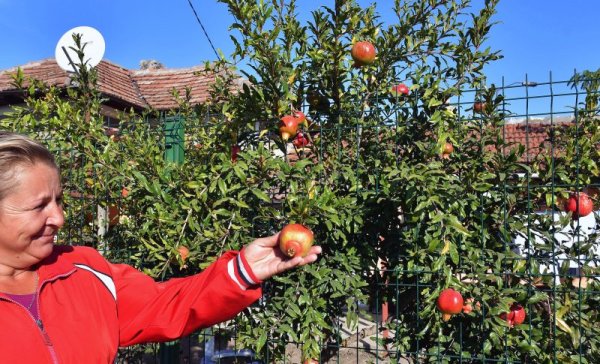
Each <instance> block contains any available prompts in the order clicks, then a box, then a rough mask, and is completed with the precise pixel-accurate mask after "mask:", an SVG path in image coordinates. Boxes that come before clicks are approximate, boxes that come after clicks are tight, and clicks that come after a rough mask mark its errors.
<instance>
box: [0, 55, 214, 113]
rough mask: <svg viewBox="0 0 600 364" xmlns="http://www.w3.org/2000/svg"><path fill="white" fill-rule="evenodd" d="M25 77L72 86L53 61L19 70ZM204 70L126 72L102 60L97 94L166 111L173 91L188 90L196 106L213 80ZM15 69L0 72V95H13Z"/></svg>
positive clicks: (53, 84)
mask: <svg viewBox="0 0 600 364" xmlns="http://www.w3.org/2000/svg"><path fill="white" fill-rule="evenodd" d="M20 67H21V69H22V70H23V73H24V74H25V76H27V77H31V78H35V79H38V80H40V81H43V82H45V83H46V84H48V85H51V86H59V87H60V86H63V87H67V86H69V85H70V84H71V80H70V77H69V74H68V73H67V72H65V71H63V70H62V69H61V68H60V67H59V66H58V64H57V63H56V61H55V60H54V59H45V60H42V61H37V62H31V63H28V64H25V65H23V66H20ZM203 69H204V67H192V68H181V69H148V70H128V69H126V68H123V67H120V66H118V65H116V64H114V63H112V62H109V61H106V60H102V61H101V62H100V63H99V64H98V66H97V70H98V87H99V89H100V91H101V92H102V93H103V94H105V95H106V96H108V97H109V98H113V99H116V100H120V101H122V102H126V103H128V104H130V105H132V106H134V107H138V108H148V107H151V108H154V109H156V110H168V109H172V108H177V107H178V105H177V102H176V100H175V98H174V97H173V94H172V90H173V89H174V88H175V89H177V90H178V91H179V92H180V95H185V92H184V90H185V88H186V87H189V88H190V89H191V101H192V103H199V102H203V101H205V100H206V98H207V97H208V88H209V86H210V83H211V82H213V80H214V77H210V76H207V75H204V74H203V73H202V72H201V71H202V70H203ZM16 71H17V67H15V68H11V69H8V70H4V71H0V93H1V92H6V91H14V90H15V87H14V86H13V85H12V78H11V74H13V73H14V72H16Z"/></svg>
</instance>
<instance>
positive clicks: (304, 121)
mask: <svg viewBox="0 0 600 364" xmlns="http://www.w3.org/2000/svg"><path fill="white" fill-rule="evenodd" d="M293 115H294V117H295V118H296V119H298V124H302V125H304V127H305V128H308V119H307V118H306V115H304V113H303V112H302V111H294V113H293Z"/></svg>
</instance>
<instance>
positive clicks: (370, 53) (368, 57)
mask: <svg viewBox="0 0 600 364" xmlns="http://www.w3.org/2000/svg"><path fill="white" fill-rule="evenodd" d="M376 53H377V52H376V51H375V46H374V45H373V43H371V42H369V41H362V42H357V43H354V45H353V46H352V50H351V51H350V54H351V55H352V59H353V60H354V65H355V66H357V67H361V66H366V65H369V64H371V63H373V62H374V61H375V55H376Z"/></svg>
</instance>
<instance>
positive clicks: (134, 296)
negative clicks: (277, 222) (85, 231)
mask: <svg viewBox="0 0 600 364" xmlns="http://www.w3.org/2000/svg"><path fill="white" fill-rule="evenodd" d="M38 273H39V282H40V283H39V286H38V307H39V313H40V318H41V321H42V324H41V325H40V326H38V325H37V324H36V322H35V320H34V319H33V316H31V314H30V313H29V311H27V309H26V308H25V307H23V306H21V305H19V304H17V303H15V302H14V301H11V300H10V299H9V298H8V297H6V296H5V295H3V294H0V362H2V363H32V364H33V363H35V364H40V363H60V364H66V363H78V364H80V363H113V362H114V360H115V357H116V353H117V349H118V347H119V346H128V345H133V344H139V343H144V342H149V341H168V340H173V339H176V338H178V337H181V336H185V335H187V334H190V333H192V332H194V331H195V330H197V329H198V328H201V327H209V326H211V325H214V324H216V323H218V322H221V321H225V320H228V319H231V318H232V317H234V316H235V315H236V314H237V313H239V312H240V311H241V310H243V309H244V308H246V307H247V306H249V305H250V304H252V303H253V302H254V301H256V300H257V299H258V298H259V297H260V296H261V294H262V292H261V289H260V285H258V284H257V283H259V282H258V280H257V279H256V278H255V277H254V275H253V274H252V272H251V271H250V269H249V267H248V265H247V262H246V261H245V259H243V256H242V254H239V253H236V252H228V253H226V254H224V255H223V256H222V257H221V258H219V259H218V260H217V261H216V262H215V263H213V264H212V265H211V266H210V267H208V268H207V269H206V270H204V271H203V272H202V273H200V274H197V275H194V276H190V277H186V278H175V279H171V280H169V281H166V282H163V283H157V282H155V281H154V280H153V279H151V278H150V277H148V276H146V275H145V274H143V273H141V272H139V271H137V270H135V269H134V268H132V267H130V266H128V265H125V264H111V263H109V262H108V261H106V260H105V259H104V258H103V257H102V256H101V255H100V254H99V253H98V252H97V251H96V250H95V249H92V248H86V247H70V246H57V247H55V248H54V252H53V254H52V255H51V256H50V257H48V258H46V259H45V260H44V261H43V262H42V263H41V265H40V267H39V270H38Z"/></svg>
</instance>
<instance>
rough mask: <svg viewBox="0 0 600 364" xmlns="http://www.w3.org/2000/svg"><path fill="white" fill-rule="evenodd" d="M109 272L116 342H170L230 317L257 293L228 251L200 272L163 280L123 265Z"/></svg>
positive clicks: (245, 267)
mask: <svg viewBox="0 0 600 364" xmlns="http://www.w3.org/2000/svg"><path fill="white" fill-rule="evenodd" d="M111 271H112V277H113V280H114V282H115V286H116V292H117V294H116V296H117V311H118V312H117V313H118V317H119V327H120V340H119V345H120V346H128V345H134V344H139V343H144V342H149V341H169V340H174V339H177V338H179V337H181V336H185V335H188V334H190V333H192V332H194V331H195V330H197V329H199V328H204V327H209V326H212V325H214V324H216V323H219V322H223V321H226V320H229V319H231V318H233V317H234V316H235V315H237V314H238V313H239V312H240V311H242V310H243V309H244V308H246V307H248V306H249V305H251V304H252V303H253V302H254V301H256V300H257V299H258V298H260V296H261V294H262V290H261V288H260V282H259V281H258V280H257V279H256V277H255V276H254V275H253V273H252V271H251V270H250V267H249V265H248V263H247V262H246V261H245V258H244V257H243V254H241V253H238V252H233V251H231V252H227V253H225V254H224V255H223V256H222V257H220V258H219V259H218V260H217V261H216V262H214V263H213V264H212V265H210V266H209V267H208V268H206V269H205V270H204V271H202V272H201V273H199V274H196V275H193V276H190V277H185V278H174V279H171V280H168V281H165V282H162V283H157V282H155V281H154V280H153V279H152V278H151V277H149V276H147V275H145V274H143V273H141V272H139V271H137V270H136V269H134V268H132V267H131V266H128V265H124V264H114V265H111Z"/></svg>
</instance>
